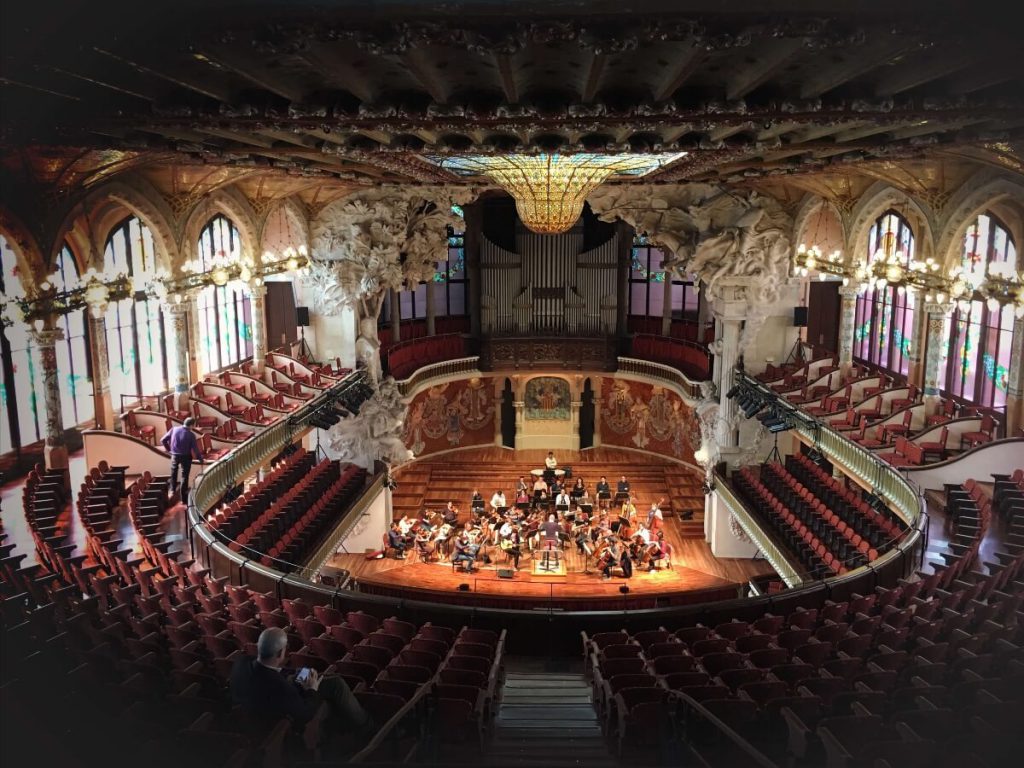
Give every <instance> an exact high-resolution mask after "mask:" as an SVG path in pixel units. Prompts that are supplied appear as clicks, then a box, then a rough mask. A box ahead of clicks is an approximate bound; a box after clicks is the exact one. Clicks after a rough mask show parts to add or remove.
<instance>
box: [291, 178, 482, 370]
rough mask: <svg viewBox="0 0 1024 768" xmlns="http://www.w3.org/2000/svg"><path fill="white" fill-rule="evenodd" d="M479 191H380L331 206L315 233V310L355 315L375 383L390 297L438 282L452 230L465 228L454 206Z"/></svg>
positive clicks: (360, 350) (360, 347)
mask: <svg viewBox="0 0 1024 768" xmlns="http://www.w3.org/2000/svg"><path fill="white" fill-rule="evenodd" d="M476 194H477V191H476V190H473V189H467V188H449V187H415V188H402V189H390V188H381V189H375V190H372V191H367V192H362V193H360V194H359V195H358V196H355V197H348V198H344V199H342V200H338V201H336V202H334V203H331V204H330V205H328V206H327V207H326V208H324V209H323V211H321V212H320V215H319V216H317V218H316V220H315V221H314V222H313V226H312V255H313V258H312V260H311V261H312V263H311V265H310V275H309V278H308V281H309V283H310V285H312V286H313V288H314V301H313V303H314V307H315V308H316V310H317V311H318V312H320V313H321V314H325V315H337V314H339V313H340V312H341V311H342V309H344V308H346V307H350V308H352V309H353V310H354V311H355V313H356V320H357V323H358V332H357V338H356V357H357V359H358V360H359V361H360V362H361V363H362V365H364V366H365V367H366V369H367V370H368V371H369V372H370V375H371V376H372V378H373V380H374V381H378V380H379V379H380V375H381V366H380V355H379V350H380V342H379V341H378V338H377V318H378V317H379V316H380V310H381V306H382V305H383V303H384V297H385V296H386V295H387V293H388V291H390V290H392V289H394V290H402V289H403V288H407V287H410V286H415V285H417V284H418V283H420V282H423V281H426V280H431V279H433V275H434V272H435V270H436V269H437V262H438V261H442V260H443V259H445V258H446V257H447V249H448V227H449V226H456V227H460V226H461V220H460V219H459V218H458V216H457V215H456V214H455V213H453V212H452V206H453V205H461V204H464V203H466V202H469V201H470V200H472V199H473V198H474V197H475V196H476Z"/></svg>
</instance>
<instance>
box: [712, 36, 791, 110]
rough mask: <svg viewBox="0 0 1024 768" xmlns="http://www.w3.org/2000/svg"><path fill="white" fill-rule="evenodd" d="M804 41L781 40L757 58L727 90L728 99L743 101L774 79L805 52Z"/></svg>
mask: <svg viewBox="0 0 1024 768" xmlns="http://www.w3.org/2000/svg"><path fill="white" fill-rule="evenodd" d="M804 50H805V49H804V45H803V41H802V40H780V41H778V42H777V43H774V44H773V45H772V46H771V47H770V48H769V49H768V50H767V51H765V52H764V53H761V54H760V55H758V56H757V61H756V62H755V63H753V64H750V65H748V66H747V67H746V68H745V69H744V70H743V71H742V72H740V73H739V74H738V75H737V76H736V78H734V79H733V80H732V82H730V83H729V86H728V88H727V89H726V98H728V99H729V100H730V101H732V100H734V99H742V98H743V97H744V96H746V95H747V94H748V93H750V92H751V91H753V90H755V89H757V88H758V87H760V86H761V85H763V84H764V83H766V82H767V81H768V80H770V79H771V78H773V77H774V76H775V75H776V74H778V73H779V71H781V70H782V68H783V67H785V66H786V65H787V64H789V63H790V62H792V61H793V60H794V59H796V58H797V57H799V56H800V55H801V54H802V53H803V52H804Z"/></svg>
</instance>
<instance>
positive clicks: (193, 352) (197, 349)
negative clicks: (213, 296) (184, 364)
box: [184, 296, 205, 381]
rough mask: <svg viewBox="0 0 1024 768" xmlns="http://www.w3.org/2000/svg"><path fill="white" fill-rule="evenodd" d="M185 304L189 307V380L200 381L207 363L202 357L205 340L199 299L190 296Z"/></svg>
mask: <svg viewBox="0 0 1024 768" xmlns="http://www.w3.org/2000/svg"><path fill="white" fill-rule="evenodd" d="M184 304H185V306H186V307H188V310H187V311H188V359H189V367H188V368H189V370H188V378H189V381H199V379H200V378H201V375H200V373H201V371H202V367H203V366H204V365H205V362H204V361H203V359H202V357H203V340H202V334H201V330H200V329H201V328H202V327H203V325H202V322H201V320H202V318H200V316H199V299H198V297H196V296H189V297H188V298H187V299H186V300H185V302H184Z"/></svg>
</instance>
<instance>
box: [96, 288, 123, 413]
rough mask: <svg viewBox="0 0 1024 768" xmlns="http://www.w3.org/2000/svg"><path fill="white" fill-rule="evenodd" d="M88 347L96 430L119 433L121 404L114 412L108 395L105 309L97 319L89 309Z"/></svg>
mask: <svg viewBox="0 0 1024 768" xmlns="http://www.w3.org/2000/svg"><path fill="white" fill-rule="evenodd" d="M89 346H90V348H91V349H92V392H93V404H94V408H95V412H96V428H97V429H110V430H114V431H117V432H120V431H121V419H119V418H118V416H117V411H118V410H120V407H121V404H120V403H118V404H117V409H116V410H115V407H114V401H113V400H112V399H111V395H110V358H109V356H108V353H107V319H106V307H103V309H102V311H101V312H100V315H99V317H96V316H95V315H93V313H92V308H91V307H90V309H89Z"/></svg>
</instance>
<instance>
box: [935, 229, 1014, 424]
mask: <svg viewBox="0 0 1024 768" xmlns="http://www.w3.org/2000/svg"><path fill="white" fill-rule="evenodd" d="M961 265H962V266H963V268H964V271H965V272H967V273H969V274H974V275H984V274H986V273H987V274H996V275H1009V274H1012V273H1013V272H1014V271H1015V270H1016V268H1017V249H1016V247H1015V245H1014V243H1013V240H1011V239H1010V233H1009V232H1008V231H1007V229H1006V227H1004V226H1003V225H1002V223H1000V221H999V220H998V219H997V218H996V217H995V216H993V215H992V214H991V213H983V214H982V215H980V216H979V217H978V218H977V219H976V220H975V221H974V223H973V224H971V226H970V227H968V228H967V232H966V234H965V235H964V242H963V250H962V252H961ZM1013 320H1014V317H1013V306H1012V305H1009V306H1005V307H999V306H998V305H997V304H995V303H993V304H992V306H989V305H988V303H987V302H985V301H983V300H982V297H980V296H978V295H976V296H974V297H973V298H972V299H971V300H970V301H961V302H959V303H958V304H957V307H956V309H955V310H954V311H953V314H952V317H948V318H946V328H945V331H946V333H944V334H943V338H944V339H945V340H946V341H945V342H944V344H943V349H942V352H941V354H940V361H939V366H940V368H939V382H940V386H941V388H942V391H943V393H944V394H945V395H947V396H950V395H951V396H953V397H957V398H960V399H962V400H966V401H968V402H972V403H977V404H978V405H984V406H989V407H994V408H1002V407H1003V406H1005V405H1006V390H1007V386H1008V385H1009V380H1010V354H1011V351H1012V350H1013V344H1014V342H1015V341H1016V343H1018V344H1020V343H1021V340H1020V339H1016V340H1015V339H1014V338H1013Z"/></svg>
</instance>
